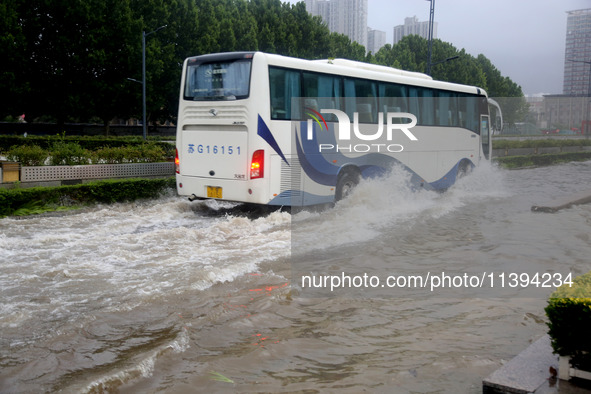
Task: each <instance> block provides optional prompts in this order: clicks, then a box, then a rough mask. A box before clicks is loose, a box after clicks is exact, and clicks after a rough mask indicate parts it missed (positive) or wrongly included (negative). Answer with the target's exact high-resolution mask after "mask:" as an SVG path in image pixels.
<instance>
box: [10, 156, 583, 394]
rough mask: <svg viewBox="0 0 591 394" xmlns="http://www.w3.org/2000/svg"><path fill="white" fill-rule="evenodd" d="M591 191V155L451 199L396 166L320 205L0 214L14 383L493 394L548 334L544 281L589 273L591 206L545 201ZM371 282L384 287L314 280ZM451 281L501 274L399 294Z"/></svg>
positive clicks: (500, 175)
mask: <svg viewBox="0 0 591 394" xmlns="http://www.w3.org/2000/svg"><path fill="white" fill-rule="evenodd" d="M590 184H591V162H584V163H571V164H565V165H559V166H553V167H547V168H537V169H524V170H516V171H506V170H499V169H496V168H489V167H480V168H478V169H476V170H475V172H474V173H473V174H471V175H470V176H468V177H465V178H463V179H461V180H460V181H459V182H458V183H457V184H456V185H455V186H454V187H453V188H451V189H450V190H448V191H447V192H446V193H442V194H438V193H434V192H425V191H413V190H412V189H409V188H408V187H407V185H406V179H405V176H404V175H402V174H400V173H398V172H397V171H396V170H394V171H393V174H392V175H391V176H390V177H389V178H387V179H380V180H372V181H367V182H364V183H363V184H362V185H361V186H362V187H359V188H358V189H357V190H356V191H355V192H354V194H353V195H352V196H350V198H348V199H347V200H345V201H343V202H341V203H339V204H337V206H335V207H334V208H331V209H327V210H324V211H321V212H299V213H293V215H292V214H290V213H288V212H280V211H278V212H272V213H256V212H255V213H252V212H251V213H246V212H245V209H244V208H243V207H242V206H240V205H235V204H228V203H218V202H215V201H214V202H194V203H191V202H188V201H186V200H184V199H182V198H179V197H177V196H167V197H163V198H161V199H158V200H154V201H147V202H141V203H128V204H116V205H110V206H97V207H94V208H91V209H86V210H82V211H79V212H73V213H68V214H59V215H58V214H55V215H45V216H31V217H26V218H23V219H15V218H5V219H1V220H0V392H8V393H10V392H14V393H17V392H18V393H20V392H57V391H60V392H64V393H78V392H80V393H95V392H166V393H193V392H243V393H255V392H257V393H259V392H310V393H313V392H336V391H338V392H344V393H359V392H376V393H479V392H481V390H482V389H481V381H482V379H483V378H484V377H486V376H487V375H489V374H490V373H491V372H493V371H494V370H496V369H497V368H498V367H500V366H501V365H502V364H503V363H504V362H505V361H507V360H509V359H511V358H512V357H514V356H515V355H516V354H517V353H519V352H520V351H521V350H523V349H525V348H526V347H527V346H528V345H529V344H530V343H531V342H532V341H534V340H536V339H537V338H539V337H540V336H541V335H543V334H544V333H545V332H546V330H547V328H546V324H545V314H544V307H545V306H546V300H547V298H548V296H549V295H550V293H551V292H552V291H553V287H542V284H548V283H543V282H542V281H535V280H533V278H534V275H535V274H536V273H537V274H538V277H539V278H540V279H543V278H544V277H542V275H544V274H546V275H554V274H557V275H562V276H564V278H566V275H568V274H569V273H570V274H572V275H573V276H576V275H580V274H582V273H585V272H588V271H589V270H591V262H590V261H589V257H588V256H590V255H591V239H590V236H591V235H590V234H591V206H577V207H573V208H570V209H567V210H563V211H560V212H558V213H554V214H544V213H533V212H531V211H530V207H531V206H532V205H534V204H539V203H542V202H545V201H548V200H551V199H553V198H556V197H560V196H563V195H568V194H571V193H574V192H577V191H581V190H586V189H589V185H590ZM510 273H526V274H527V275H529V277H531V278H532V280H530V281H528V283H525V285H524V284H523V283H519V285H516V286H514V287H511V286H510V285H509V283H510V282H509V274H510ZM363 274H367V275H369V276H373V277H375V278H376V279H375V280H378V279H379V280H380V285H377V283H376V282H372V283H371V284H372V285H375V286H351V288H333V291H332V292H331V291H330V289H328V288H326V287H318V286H316V287H314V286H306V284H305V283H303V282H302V276H305V275H308V276H314V275H316V277H318V278H320V277H324V278H326V277H329V278H333V276H334V277H336V278H343V277H344V276H349V277H361V276H362V275H363ZM445 274H447V275H449V276H454V277H464V276H466V275H468V276H469V278H472V277H478V278H485V279H487V281H486V282H483V285H482V286H476V283H475V282H473V283H469V285H470V286H467V287H466V286H461V284H460V283H459V282H456V284H457V285H458V286H457V288H455V289H449V288H447V289H445V288H437V287H436V288H433V289H432V288H431V286H427V287H421V286H418V285H415V286H408V287H396V288H394V287H389V286H383V284H384V282H383V281H384V280H386V278H387V277H388V276H389V275H399V276H409V275H421V276H423V277H425V276H426V275H429V277H431V278H432V277H433V276H438V275H439V277H440V278H441V277H443V276H444V275H445ZM331 275H332V276H331ZM502 275H505V280H506V281H505V286H504V287H502V286H501V282H500V278H501V276H502ZM556 278H557V277H553V280H554V279H556ZM493 279H494V282H493V283H492V285H493V286H491V283H490V280H493ZM329 280H334V279H329ZM432 280H433V279H431V281H432ZM534 282H535V283H534ZM327 283H329V282H327ZM333 283H334V282H333ZM450 283H453V282H451V281H450ZM536 283H537V284H538V285H536ZM353 284H359V283H358V282H353ZM431 284H432V282H431ZM513 284H517V283H516V282H513Z"/></svg>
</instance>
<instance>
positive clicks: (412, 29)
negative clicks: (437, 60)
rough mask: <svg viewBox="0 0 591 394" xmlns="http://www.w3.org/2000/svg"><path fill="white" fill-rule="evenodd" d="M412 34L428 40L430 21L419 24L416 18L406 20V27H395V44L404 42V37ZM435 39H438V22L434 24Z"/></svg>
mask: <svg viewBox="0 0 591 394" xmlns="http://www.w3.org/2000/svg"><path fill="white" fill-rule="evenodd" d="M412 34H416V35H418V36H421V37H423V38H425V39H428V38H429V21H426V22H419V18H417V17H416V16H413V17H411V18H404V25H399V26H394V44H396V43H398V41H400V40H402V37H404V36H410V35H412ZM433 38H437V22H433Z"/></svg>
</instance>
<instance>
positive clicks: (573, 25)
mask: <svg viewBox="0 0 591 394" xmlns="http://www.w3.org/2000/svg"><path fill="white" fill-rule="evenodd" d="M567 15H568V16H567V19H566V49H565V51H564V83H563V88H562V92H563V94H567V95H585V96H591V8H590V9H585V10H577V11H568V12H567Z"/></svg>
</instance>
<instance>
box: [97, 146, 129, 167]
mask: <svg viewBox="0 0 591 394" xmlns="http://www.w3.org/2000/svg"><path fill="white" fill-rule="evenodd" d="M125 157H126V148H124V147H104V148H101V149H98V150H96V151H95V152H93V155H92V163H93V164H120V163H123V160H124V159H125Z"/></svg>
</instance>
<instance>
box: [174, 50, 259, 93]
mask: <svg viewBox="0 0 591 394" xmlns="http://www.w3.org/2000/svg"><path fill="white" fill-rule="evenodd" d="M250 67H251V59H243V58H242V59H231V60H223V61H207V62H199V60H198V59H190V60H189V62H188V64H187V77H186V83H185V94H184V97H185V100H194V101H200V100H203V101H205V100H239V99H244V98H247V97H248V94H249V89H250Z"/></svg>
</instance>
